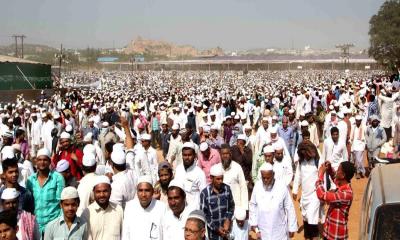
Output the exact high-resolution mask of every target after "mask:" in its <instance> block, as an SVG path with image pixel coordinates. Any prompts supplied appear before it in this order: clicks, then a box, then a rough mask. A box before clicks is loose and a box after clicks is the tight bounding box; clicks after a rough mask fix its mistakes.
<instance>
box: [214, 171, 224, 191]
mask: <svg viewBox="0 0 400 240" xmlns="http://www.w3.org/2000/svg"><path fill="white" fill-rule="evenodd" d="M223 181H224V176H223V175H222V176H211V183H212V185H213V187H214V188H215V189H218V190H220V189H221V187H222V183H223Z"/></svg>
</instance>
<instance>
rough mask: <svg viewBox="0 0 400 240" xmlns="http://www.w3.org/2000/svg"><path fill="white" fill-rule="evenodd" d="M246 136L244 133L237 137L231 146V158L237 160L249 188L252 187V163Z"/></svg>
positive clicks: (251, 154) (251, 153)
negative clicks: (235, 142)
mask: <svg viewBox="0 0 400 240" xmlns="http://www.w3.org/2000/svg"><path fill="white" fill-rule="evenodd" d="M246 142H247V137H246V135H245V134H240V135H239V136H238V139H237V144H236V145H234V146H233V147H232V148H231V154H232V160H233V161H235V162H237V163H238V164H239V165H240V166H241V167H242V169H243V173H244V177H245V179H246V181H247V182H248V187H249V189H252V188H253V181H252V178H251V170H252V164H253V152H252V151H251V149H250V148H249V147H247V146H246Z"/></svg>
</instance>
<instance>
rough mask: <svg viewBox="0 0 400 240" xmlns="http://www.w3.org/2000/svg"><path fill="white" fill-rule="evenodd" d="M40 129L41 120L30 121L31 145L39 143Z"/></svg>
mask: <svg viewBox="0 0 400 240" xmlns="http://www.w3.org/2000/svg"><path fill="white" fill-rule="evenodd" d="M41 131H42V122H41V121H39V120H36V122H34V121H32V125H31V133H30V137H31V144H33V145H40V134H41Z"/></svg>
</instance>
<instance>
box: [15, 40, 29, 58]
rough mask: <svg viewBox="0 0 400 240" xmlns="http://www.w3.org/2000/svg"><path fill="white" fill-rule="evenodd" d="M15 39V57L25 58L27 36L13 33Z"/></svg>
mask: <svg viewBox="0 0 400 240" xmlns="http://www.w3.org/2000/svg"><path fill="white" fill-rule="evenodd" d="M12 37H13V38H14V41H15V57H16V58H18V57H21V58H24V38H26V36H25V35H16V34H14V35H12ZM18 38H19V39H21V55H19V54H18Z"/></svg>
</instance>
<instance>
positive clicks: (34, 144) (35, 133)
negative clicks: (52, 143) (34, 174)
mask: <svg viewBox="0 0 400 240" xmlns="http://www.w3.org/2000/svg"><path fill="white" fill-rule="evenodd" d="M30 120H31V121H30V123H31V127H30V129H29V130H30V131H29V135H28V136H29V138H30V143H31V156H36V152H37V150H39V146H40V143H41V139H40V137H41V136H40V135H41V131H42V121H41V120H38V117H37V113H32V114H31V119H30Z"/></svg>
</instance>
